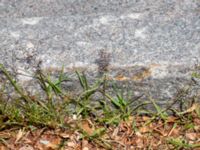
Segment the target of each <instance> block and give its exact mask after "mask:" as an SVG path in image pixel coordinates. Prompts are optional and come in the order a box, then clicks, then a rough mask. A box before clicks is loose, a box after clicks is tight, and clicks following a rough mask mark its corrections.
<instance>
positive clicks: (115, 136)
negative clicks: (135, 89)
mask: <svg viewBox="0 0 200 150" xmlns="http://www.w3.org/2000/svg"><path fill="white" fill-rule="evenodd" d="M0 71H1V74H2V75H3V76H4V77H6V80H7V81H9V83H10V88H13V89H14V92H15V95H17V96H13V97H11V99H10V100H8V99H6V98H5V97H6V96H8V94H9V93H6V90H5V89H6V88H5V86H3V85H2V86H1V87H2V88H1V97H0V143H1V144H0V146H1V145H2V146H4V147H7V148H10V149H15V148H16V147H20V146H22V145H21V143H20V141H21V142H22V143H23V142H24V140H25V139H26V140H27V139H29V140H30V139H31V140H33V139H34V140H33V141H34V142H32V143H31V142H30V143H29V145H31V146H32V147H35V148H36V147H37V148H38V147H39V146H41V145H42V144H41V143H37V142H38V141H40V140H41V138H46V139H48V138H49V137H52V138H54V139H56V140H58V141H59V142H57V143H56V144H55V143H52V142H51V145H49V144H43V148H44V146H46V148H47V147H50V148H52V149H66V147H67V148H69V149H70V147H71V149H78V147H79V148H80V147H82V148H83V147H87V148H97V147H99V148H102V149H115V147H118V149H136V148H148V149H155V148H158V146H160V147H162V145H163V146H164V148H162V149H195V148H198V147H200V144H199V141H198V140H194V139H195V138H196V139H198V137H200V106H199V104H198V103H195V102H194V101H190V102H191V104H190V105H189V104H185V99H186V98H188V97H187V96H188V93H189V92H190V90H191V89H192V84H191V85H188V86H186V87H184V88H183V89H181V90H179V92H178V93H177V95H176V96H175V97H174V99H173V100H172V102H171V103H170V104H169V105H168V106H166V107H165V109H163V108H161V107H160V106H159V105H158V104H157V103H156V100H154V99H152V98H151V97H150V96H148V99H147V101H143V102H142V103H139V104H138V101H139V100H140V98H141V97H142V96H143V95H141V96H138V97H135V98H133V96H130V97H127V96H125V93H124V91H123V90H120V88H118V87H117V85H116V84H113V85H112V90H113V94H112V95H111V94H110V92H108V91H107V78H106V75H102V77H100V78H99V79H97V80H96V81H94V82H93V83H89V82H88V80H87V77H86V75H85V74H84V73H83V72H82V73H80V72H78V71H77V72H76V74H77V78H78V80H79V83H80V85H81V87H82V92H81V93H79V94H76V95H73V96H70V95H69V94H68V91H66V90H64V89H62V83H63V82H67V81H68V80H70V78H69V77H67V76H66V75H65V74H64V69H62V71H61V72H60V73H59V76H58V77H57V78H55V77H54V78H53V77H52V76H51V75H50V74H45V73H43V72H42V71H41V70H40V69H38V70H37V72H36V74H35V76H34V78H35V79H36V80H37V81H38V85H39V86H40V87H41V89H42V91H43V93H44V94H45V95H30V94H29V93H28V92H27V91H26V90H24V89H23V88H22V87H21V86H20V85H19V84H18V83H17V82H16V80H15V79H14V77H13V76H12V75H11V74H10V73H9V72H8V71H7V70H6V68H5V67H4V66H3V65H0ZM192 77H193V78H195V79H198V78H200V75H199V74H198V73H193V75H192ZM96 94H98V95H101V96H100V98H99V99H98V100H96V101H94V100H93V98H94V97H95V96H96ZM4 95H6V96H4ZM195 98H196V99H198V97H197V96H196V97H195ZM177 104H180V109H175V108H174V107H173V106H174V105H177ZM148 105H151V106H153V108H155V111H152V112H151V111H147V110H146V108H147V106H148ZM183 106H185V107H183ZM144 112H145V113H144ZM22 129H23V130H22ZM16 131H18V132H16ZM188 132H189V133H191V134H188ZM8 133H12V135H10V134H9V135H7V134H8ZM44 133H46V134H48V138H47V137H46V136H45V135H46V134H44ZM188 135H189V136H188ZM156 136H157V137H159V142H160V143H159V142H157V139H156ZM150 139H151V140H150ZM13 140H15V142H14V144H13ZM16 140H17V142H16ZM56 140H55V141H56ZM49 141H50V139H49ZM84 142H85V143H84ZM47 143H48V142H47ZM70 144H71V145H70ZM84 144H85V146H84ZM156 144H157V145H156ZM0 148H1V147H0ZM43 148H42V149H43ZM44 149H45V148H44Z"/></svg>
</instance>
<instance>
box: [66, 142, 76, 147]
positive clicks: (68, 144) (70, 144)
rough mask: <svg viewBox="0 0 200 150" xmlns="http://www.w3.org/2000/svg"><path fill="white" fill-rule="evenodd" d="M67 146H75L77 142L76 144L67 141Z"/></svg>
mask: <svg viewBox="0 0 200 150" xmlns="http://www.w3.org/2000/svg"><path fill="white" fill-rule="evenodd" d="M67 146H69V147H75V146H76V144H75V143H74V142H68V143H67Z"/></svg>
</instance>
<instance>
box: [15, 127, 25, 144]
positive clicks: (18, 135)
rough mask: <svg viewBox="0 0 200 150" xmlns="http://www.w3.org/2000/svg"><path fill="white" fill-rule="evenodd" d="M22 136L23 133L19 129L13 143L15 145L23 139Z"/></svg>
mask: <svg viewBox="0 0 200 150" xmlns="http://www.w3.org/2000/svg"><path fill="white" fill-rule="evenodd" d="M23 135H24V131H23V130H21V129H20V130H19V132H18V133H17V136H16V140H15V143H17V142H18V141H19V140H20V139H21V138H22V137H23Z"/></svg>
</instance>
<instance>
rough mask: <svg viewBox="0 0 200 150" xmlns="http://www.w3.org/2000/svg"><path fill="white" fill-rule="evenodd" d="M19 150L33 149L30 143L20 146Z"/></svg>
mask: <svg viewBox="0 0 200 150" xmlns="http://www.w3.org/2000/svg"><path fill="white" fill-rule="evenodd" d="M19 150H34V148H33V147H32V146H30V145H25V146H23V147H21V148H20V149H19Z"/></svg>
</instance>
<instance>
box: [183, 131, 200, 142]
mask: <svg viewBox="0 0 200 150" xmlns="http://www.w3.org/2000/svg"><path fill="white" fill-rule="evenodd" d="M185 137H186V138H187V139H188V140H192V141H194V140H196V139H197V133H194V132H193V133H186V134H185Z"/></svg>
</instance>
